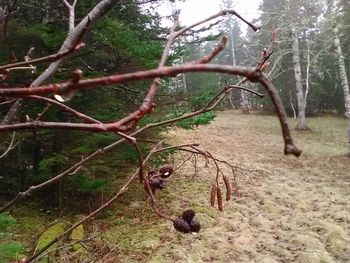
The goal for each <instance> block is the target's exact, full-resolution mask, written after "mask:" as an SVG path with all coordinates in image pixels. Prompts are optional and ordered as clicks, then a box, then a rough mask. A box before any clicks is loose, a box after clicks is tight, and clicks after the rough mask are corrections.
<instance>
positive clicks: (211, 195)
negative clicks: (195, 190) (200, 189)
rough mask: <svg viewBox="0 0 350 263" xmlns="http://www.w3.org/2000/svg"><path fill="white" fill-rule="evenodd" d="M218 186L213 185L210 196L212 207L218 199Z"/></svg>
mask: <svg viewBox="0 0 350 263" xmlns="http://www.w3.org/2000/svg"><path fill="white" fill-rule="evenodd" d="M216 188H217V187H216V185H213V186H212V188H211V194H210V205H211V206H214V205H215V197H216Z"/></svg>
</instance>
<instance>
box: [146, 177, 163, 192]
mask: <svg viewBox="0 0 350 263" xmlns="http://www.w3.org/2000/svg"><path fill="white" fill-rule="evenodd" d="M148 183H149V185H150V186H151V188H152V189H160V190H162V189H164V187H165V180H163V179H162V178H160V176H155V177H151V178H150V179H148Z"/></svg>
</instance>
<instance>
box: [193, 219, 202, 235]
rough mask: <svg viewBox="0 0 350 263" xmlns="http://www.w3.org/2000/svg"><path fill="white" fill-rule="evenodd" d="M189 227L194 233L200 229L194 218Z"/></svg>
mask: <svg viewBox="0 0 350 263" xmlns="http://www.w3.org/2000/svg"><path fill="white" fill-rule="evenodd" d="M190 227H191V231H192V232H195V233H198V232H199V230H201V224H200V223H199V222H198V221H197V220H196V219H193V220H192V221H191V223H190Z"/></svg>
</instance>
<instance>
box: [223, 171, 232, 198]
mask: <svg viewBox="0 0 350 263" xmlns="http://www.w3.org/2000/svg"><path fill="white" fill-rule="evenodd" d="M223 179H224V183H225V187H226V201H229V200H230V199H231V197H232V188H231V184H230V180H229V179H228V177H227V176H225V175H224V176H223Z"/></svg>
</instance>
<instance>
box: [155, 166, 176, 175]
mask: <svg viewBox="0 0 350 263" xmlns="http://www.w3.org/2000/svg"><path fill="white" fill-rule="evenodd" d="M173 172H174V169H173V167H171V166H163V167H162V168H160V169H159V173H160V176H161V177H162V178H168V177H169V176H170V175H172V173H173Z"/></svg>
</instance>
